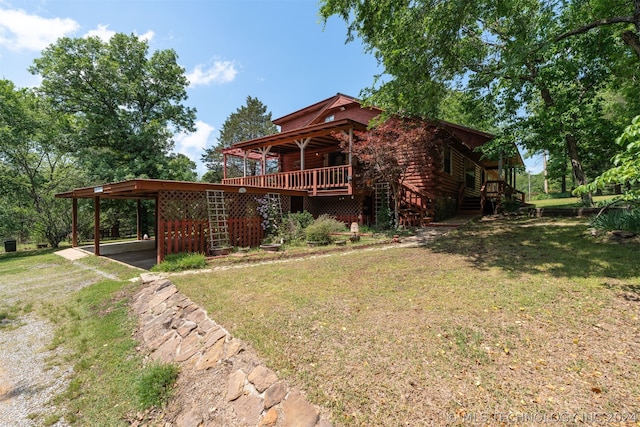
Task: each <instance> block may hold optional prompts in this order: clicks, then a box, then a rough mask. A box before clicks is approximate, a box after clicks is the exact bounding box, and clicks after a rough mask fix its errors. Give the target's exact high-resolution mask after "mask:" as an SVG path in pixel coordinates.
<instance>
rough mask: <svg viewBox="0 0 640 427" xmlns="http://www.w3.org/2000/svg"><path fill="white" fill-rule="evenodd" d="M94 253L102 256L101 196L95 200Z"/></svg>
mask: <svg viewBox="0 0 640 427" xmlns="http://www.w3.org/2000/svg"><path fill="white" fill-rule="evenodd" d="M93 253H94V255H95V256H100V196H95V197H94V198H93Z"/></svg>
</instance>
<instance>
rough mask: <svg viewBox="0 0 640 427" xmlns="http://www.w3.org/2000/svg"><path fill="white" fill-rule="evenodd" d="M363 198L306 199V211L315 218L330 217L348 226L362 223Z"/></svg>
mask: <svg viewBox="0 0 640 427" xmlns="http://www.w3.org/2000/svg"><path fill="white" fill-rule="evenodd" d="M362 201H363V198H362V197H355V198H353V199H352V198H351V197H305V200H304V209H305V210H307V211H309V212H310V213H311V214H312V215H313V216H314V217H315V218H317V217H319V216H320V215H324V214H326V215H330V216H332V217H334V218H335V219H337V220H338V221H342V222H344V223H346V224H351V223H352V222H357V223H362V219H363V218H362Z"/></svg>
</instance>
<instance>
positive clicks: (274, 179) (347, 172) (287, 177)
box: [222, 166, 352, 195]
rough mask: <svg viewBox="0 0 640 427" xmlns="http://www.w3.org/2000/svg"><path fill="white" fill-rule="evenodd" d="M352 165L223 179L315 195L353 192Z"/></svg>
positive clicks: (228, 181)
mask: <svg viewBox="0 0 640 427" xmlns="http://www.w3.org/2000/svg"><path fill="white" fill-rule="evenodd" d="M351 177H352V168H351V166H332V167H328V168H318V169H307V170H300V171H292V172H278V173H272V174H268V175H255V176H244V177H240V178H227V179H223V180H222V183H223V184H231V185H246V186H250V187H263V188H280V189H285V190H303V191H310V192H311V193H312V194H313V195H316V194H318V192H322V191H332V190H333V191H335V190H345V192H346V194H352V187H351Z"/></svg>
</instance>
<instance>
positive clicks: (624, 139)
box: [576, 116, 640, 199]
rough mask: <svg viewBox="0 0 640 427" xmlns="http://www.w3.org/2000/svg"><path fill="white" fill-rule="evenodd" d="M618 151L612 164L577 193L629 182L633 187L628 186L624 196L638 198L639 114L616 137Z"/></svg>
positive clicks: (639, 172) (639, 158)
mask: <svg viewBox="0 0 640 427" xmlns="http://www.w3.org/2000/svg"><path fill="white" fill-rule="evenodd" d="M616 144H618V146H619V147H620V150H621V151H620V153H618V154H617V155H616V156H614V158H613V164H614V166H613V167H612V168H611V169H609V170H607V171H605V172H604V173H602V175H600V176H598V177H596V178H595V179H594V180H593V182H591V183H589V184H588V185H583V186H581V187H579V188H577V189H576V193H577V194H582V193H585V192H588V191H595V190H597V189H602V188H604V187H605V186H606V185H609V184H629V185H630V186H631V185H634V186H635V188H631V187H630V188H629V191H627V192H626V197H627V198H629V199H638V198H640V190H638V189H637V184H638V183H640V116H636V117H635V118H634V119H633V120H632V122H631V124H630V125H629V126H627V127H626V128H625V130H624V132H623V133H622V135H620V136H619V137H618V138H617V139H616Z"/></svg>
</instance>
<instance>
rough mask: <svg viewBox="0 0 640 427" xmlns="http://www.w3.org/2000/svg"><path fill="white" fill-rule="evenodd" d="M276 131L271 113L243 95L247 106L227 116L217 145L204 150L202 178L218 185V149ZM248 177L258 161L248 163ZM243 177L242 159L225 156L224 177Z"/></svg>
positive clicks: (220, 167)
mask: <svg viewBox="0 0 640 427" xmlns="http://www.w3.org/2000/svg"><path fill="white" fill-rule="evenodd" d="M277 132H278V128H277V126H276V125H274V124H273V122H272V121H271V112H268V111H267V107H266V105H264V104H263V103H262V102H261V101H260V100H259V99H258V98H253V97H251V96H247V103H246V105H243V106H242V107H240V108H238V109H237V110H236V111H235V112H234V113H231V114H230V115H229V117H227V120H225V122H224V123H223V124H222V128H221V130H220V137H219V138H218V143H217V144H216V145H215V146H213V147H209V148H207V149H205V151H204V154H203V155H202V161H203V163H204V164H205V166H206V167H207V169H208V172H207V173H206V174H205V176H204V179H205V180H207V181H210V182H220V181H222V177H223V155H222V150H224V149H225V148H228V147H231V146H232V145H233V144H235V143H237V142H242V141H247V140H250V139H254V138H260V137H262V136H268V135H273V134H275V133H277ZM248 166H249V170H248V172H247V173H248V174H249V175H256V174H257V172H258V166H259V165H258V162H256V161H249V164H248ZM243 174H244V160H243V159H241V158H237V157H231V156H229V157H228V158H227V176H228V177H238V176H243Z"/></svg>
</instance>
